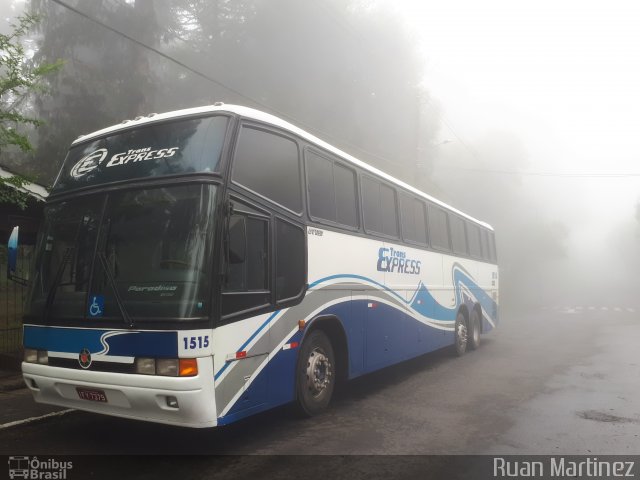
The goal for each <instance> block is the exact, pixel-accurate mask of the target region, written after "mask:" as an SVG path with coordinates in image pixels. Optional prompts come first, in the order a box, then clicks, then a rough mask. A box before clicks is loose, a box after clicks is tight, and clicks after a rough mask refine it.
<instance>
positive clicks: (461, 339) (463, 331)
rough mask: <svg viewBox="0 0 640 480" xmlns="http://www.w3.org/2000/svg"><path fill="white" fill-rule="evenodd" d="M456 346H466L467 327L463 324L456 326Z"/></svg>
mask: <svg viewBox="0 0 640 480" xmlns="http://www.w3.org/2000/svg"><path fill="white" fill-rule="evenodd" d="M457 333H458V345H459V346H460V347H465V346H466V345H467V326H466V325H465V324H464V323H459V324H458V332H457Z"/></svg>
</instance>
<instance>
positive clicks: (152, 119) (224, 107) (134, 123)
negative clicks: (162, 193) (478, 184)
mask: <svg viewBox="0 0 640 480" xmlns="http://www.w3.org/2000/svg"><path fill="white" fill-rule="evenodd" d="M213 112H229V113H234V114H236V115H239V116H241V117H244V118H249V119H254V120H258V121H261V122H264V123H268V124H271V125H274V126H276V127H280V128H282V129H284V130H287V131H289V132H291V133H294V134H296V135H298V136H300V137H302V138H304V139H305V140H307V141H309V142H311V143H313V144H315V145H317V146H319V147H322V148H324V149H325V150H329V151H330V152H332V153H334V154H336V155H338V156H339V157H341V158H343V159H344V160H347V161H348V162H350V163H352V164H353V165H356V166H358V167H360V168H362V169H363V170H367V171H369V172H370V173H372V174H374V175H377V176H379V177H381V178H383V179H385V180H387V181H388V182H391V183H393V184H395V185H398V186H400V187H402V188H404V189H406V190H409V191H411V192H413V193H415V194H416V195H419V196H421V197H423V198H425V199H427V200H429V201H430V202H433V203H435V204H437V205H440V206H441V207H444V208H446V209H448V210H450V211H452V212H455V213H457V214H458V215H461V216H462V217H464V218H466V219H468V220H471V221H473V222H475V223H477V224H479V225H482V226H483V227H486V228H488V229H490V230H493V227H492V226H491V225H489V224H488V223H486V222H482V221H480V220H478V219H477V218H474V217H472V216H471V215H467V214H466V213H464V212H461V211H460V210H458V209H456V208H454V207H452V206H451V205H447V204H446V203H444V202H442V201H440V200H438V199H437V198H434V197H432V196H431V195H428V194H426V193H424V192H422V191H420V190H418V189H417V188H415V187H412V186H411V185H409V184H407V183H405V182H403V181H401V180H398V179H397V178H395V177H392V176H391V175H389V174H387V173H385V172H383V171H382V170H379V169H377V168H375V167H372V166H371V165H369V164H367V163H365V162H363V161H362V160H358V159H357V158H355V157H353V156H352V155H349V154H348V153H346V152H343V151H342V150H340V149H338V148H336V147H334V146H333V145H330V144H329V143H327V142H325V141H323V140H321V139H319V138H318V137H316V136H315V135H312V134H310V133H309V132H306V131H304V130H302V129H301V128H299V127H296V126H295V125H293V124H291V123H289V122H287V121H286V120H283V119H281V118H278V117H276V116H274V115H271V114H269V113H265V112H262V111H260V110H256V109H254V108H250V107H244V106H241V105H228V104H222V103H216V104H215V105H209V106H204V107H196V108H186V109H183V110H175V111H172V112H166V113H158V114H156V113H152V114H150V115H148V116H142V117H136V119H135V120H125V121H123V122H122V123H119V124H117V125H112V126H110V127H107V128H103V129H101V130H97V131H95V132H92V133H89V134H87V135H81V136H79V137H78V138H77V139H76V140H75V141H74V142H73V143H72V146H73V145H76V144H79V143H84V142H86V141H88V140H91V139H93V138H96V137H101V136H104V135H107V134H109V133H113V132H118V131H121V130H129V129H132V128H135V127H139V126H142V125H146V124H148V123H156V122H159V121H163V120H170V119H174V118H180V117H189V116H193V115H202V114H206V113H213Z"/></svg>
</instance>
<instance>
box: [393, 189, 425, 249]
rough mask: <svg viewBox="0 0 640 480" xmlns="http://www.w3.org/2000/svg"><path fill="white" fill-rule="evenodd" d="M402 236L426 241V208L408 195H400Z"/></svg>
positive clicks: (417, 241)
mask: <svg viewBox="0 0 640 480" xmlns="http://www.w3.org/2000/svg"><path fill="white" fill-rule="evenodd" d="M400 209H401V212H402V217H401V222H402V236H403V237H404V239H405V240H407V241H410V242H416V243H421V244H423V245H424V244H426V243H427V224H426V209H425V205H424V203H423V202H421V201H420V200H418V199H416V198H413V197H411V196H410V195H406V194H402V195H400Z"/></svg>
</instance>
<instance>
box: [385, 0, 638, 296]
mask: <svg viewBox="0 0 640 480" xmlns="http://www.w3.org/2000/svg"><path fill="white" fill-rule="evenodd" d="M397 5H398V7H397V8H398V9H401V10H403V11H404V12H405V13H406V14H407V15H406V19H407V23H408V25H409V26H410V28H413V29H414V30H415V31H416V32H419V35H420V41H421V45H422V47H421V48H422V51H423V52H424V55H425V57H426V59H427V72H426V76H425V78H426V79H425V84H426V85H428V86H429V88H430V91H431V92H432V95H433V96H435V97H437V98H438V99H439V102H440V104H441V105H442V109H443V116H444V119H445V123H444V125H443V128H442V129H441V132H440V135H441V138H447V139H451V140H453V141H452V142H451V143H447V144H445V145H443V146H442V147H441V148H440V149H438V151H437V158H436V160H435V166H434V177H435V179H436V183H438V184H439V185H440V186H441V188H443V190H444V191H447V192H449V193H450V194H451V195H450V201H452V202H454V203H455V202H456V201H458V202H461V203H460V206H461V207H462V208H466V209H467V210H470V211H472V212H473V213H474V214H476V215H478V216H481V217H483V218H487V220H488V221H490V222H492V223H493V224H494V225H495V226H496V229H497V234H498V241H499V247H500V250H501V252H502V257H501V259H502V262H501V267H502V269H503V277H502V279H503V282H504V280H506V279H507V278H509V279H510V280H511V281H515V282H516V283H517V284H518V285H517V287H516V290H517V292H514V294H515V293H517V295H518V298H519V299H521V300H522V301H526V302H531V303H535V304H545V303H553V302H559V303H558V304H560V305H565V304H568V305H571V302H581V303H580V304H584V302H591V303H594V302H595V304H596V305H598V304H607V303H611V302H637V298H638V293H640V288H639V286H640V284H639V282H638V279H637V275H636V271H637V268H638V267H640V254H639V253H640V224H639V219H638V215H637V212H638V208H639V207H638V205H639V204H640V161H639V158H638V143H637V132H638V130H639V128H640V116H638V111H639V109H640V92H639V91H638V88H637V85H638V84H639V81H640V66H639V65H638V64H637V62H635V61H634V60H633V59H634V58H637V57H638V54H640V32H639V31H638V30H637V28H636V25H637V24H638V20H640V8H639V7H638V5H637V3H635V2H629V1H614V2H602V1H599V2H598V1H590V2H577V1H567V2H561V3H558V2H552V1H546V0H545V1H541V2H526V3H522V2H518V3H514V2H508V1H504V0H489V1H486V2H471V1H465V0H454V1H452V2H446V3H445V2H434V1H420V2H418V1H410V0H407V1H404V2H399V3H397ZM461 142H462V143H463V145H462V146H461V145H460V143H461ZM465 168H470V169H476V170H477V171H475V170H474V171H465V170H463V169H465ZM506 172H509V173H506ZM517 172H520V173H521V174H517ZM454 192H456V193H454ZM482 197H488V198H482ZM523 257H524V258H523ZM514 269H515V271H514ZM516 271H517V275H516V276H515V277H514V276H512V275H513V274H515V273H516ZM502 286H503V287H505V288H504V289H503V292H505V291H506V290H508V289H510V288H511V287H512V286H513V285H512V284H511V282H510V283H509V284H507V285H505V283H503V284H502ZM505 293H506V292H505ZM510 299H511V300H516V298H515V297H511V298H510ZM562 302H564V303H562Z"/></svg>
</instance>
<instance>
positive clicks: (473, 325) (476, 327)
mask: <svg viewBox="0 0 640 480" xmlns="http://www.w3.org/2000/svg"><path fill="white" fill-rule="evenodd" d="M481 331H482V325H481V324H480V314H479V313H478V311H477V310H475V309H474V310H473V311H472V312H471V319H470V320H469V335H468V337H469V338H468V340H467V345H468V348H470V349H471V350H476V349H477V348H478V347H479V346H480V332H481Z"/></svg>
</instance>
